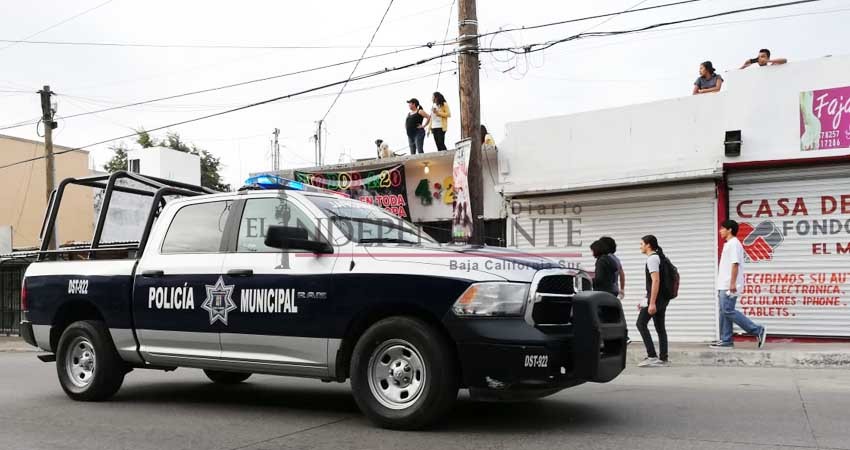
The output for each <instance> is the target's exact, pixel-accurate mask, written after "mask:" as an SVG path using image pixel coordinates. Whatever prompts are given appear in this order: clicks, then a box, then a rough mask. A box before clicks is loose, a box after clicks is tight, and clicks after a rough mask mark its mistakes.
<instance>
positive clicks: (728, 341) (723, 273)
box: [710, 220, 767, 348]
mask: <svg viewBox="0 0 850 450" xmlns="http://www.w3.org/2000/svg"><path fill="white" fill-rule="evenodd" d="M737 235H738V222H735V221H734V220H726V221H725V222H723V223H722V224H721V225H720V238H721V239H723V240H724V241H725V243H724V244H723V253H721V255H720V265H719V267H718V270H717V298H718V301H719V302H720V340H719V341H717V342H714V343H712V344H711V345H710V346H711V347H712V348H731V347H734V346H735V343H734V342H733V341H732V324H733V323H734V324H735V325H738V326H739V327H741V328H742V329H743V330H744V331H746V332H747V333H749V334H752V335H753V336H755V337H756V340H757V342H758V347H759V348H762V347H764V343H765V341H766V340H767V329H766V328H765V327H764V326H762V325H758V324H756V323H754V322H753V321H752V320H750V319H749V318H748V317H747V316H745V315H744V314H743V313H741V312H740V311H738V310H737V309H735V303H736V302H737V301H738V297H739V296H740V295H741V292H743V291H744V247H743V246H742V245H741V241H739V240H738V238H737V237H736V236H737Z"/></svg>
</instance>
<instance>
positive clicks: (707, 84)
mask: <svg viewBox="0 0 850 450" xmlns="http://www.w3.org/2000/svg"><path fill="white" fill-rule="evenodd" d="M721 87H723V77H721V76H720V75H718V74H716V73H715V70H714V65H713V64H711V61H706V62H704V63H702V64H700V65H699V78H697V80H696V81H694V95H699V94H710V93H712V92H720V88H721Z"/></svg>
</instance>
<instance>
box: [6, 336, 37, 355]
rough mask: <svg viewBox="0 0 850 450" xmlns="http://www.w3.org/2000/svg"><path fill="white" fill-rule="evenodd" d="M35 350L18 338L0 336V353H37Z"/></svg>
mask: <svg viewBox="0 0 850 450" xmlns="http://www.w3.org/2000/svg"><path fill="white" fill-rule="evenodd" d="M37 351H39V350H38V349H37V348H35V347H33V346H31V345H29V344H27V343H26V342H24V340H23V339H21V338H20V337H18V336H0V352H37Z"/></svg>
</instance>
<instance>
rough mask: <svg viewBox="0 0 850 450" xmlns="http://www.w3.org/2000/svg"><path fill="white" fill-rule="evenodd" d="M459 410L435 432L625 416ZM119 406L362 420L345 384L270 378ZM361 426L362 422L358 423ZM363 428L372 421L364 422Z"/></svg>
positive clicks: (583, 426) (146, 396) (560, 400)
mask: <svg viewBox="0 0 850 450" xmlns="http://www.w3.org/2000/svg"><path fill="white" fill-rule="evenodd" d="M461 392H463V393H462V394H461V395H460V397H459V399H458V402H457V403H456V404H455V408H454V409H453V410H452V412H451V413H450V414H449V416H448V417H446V418H445V420H442V421H441V423H440V424H439V425H437V426H436V427H435V428H434V429H433V431H450V432H477V431H481V432H487V433H494V432H495V433H517V432H519V433H522V432H539V431H545V430H553V429H557V430H559V431H569V430H577V431H579V430H581V431H588V429H589V428H595V427H596V426H599V425H600V424H607V425H609V426H610V425H612V424H616V423H619V422H620V421H621V420H622V419H623V417H622V416H621V415H620V414H619V413H618V412H617V411H613V410H611V409H610V407H609V408H607V409H606V408H605V407H602V406H600V405H598V404H594V403H590V402H588V401H586V400H576V399H569V398H565V397H564V395H563V394H562V395H559V396H555V397H551V398H547V399H541V400H536V401H531V402H526V403H483V402H475V401H472V400H470V399H469V397H468V395H466V393H465V392H464V391H461ZM113 401H114V402H121V403H127V404H132V403H139V404H162V405H165V404H167V405H172V406H174V405H183V406H186V407H189V406H191V405H203V406H204V407H205V408H206V409H207V411H211V412H215V411H216V410H217V409H220V410H221V411H222V412H226V413H227V414H239V411H240V410H244V411H245V412H246V413H247V412H248V411H254V410H256V409H257V408H262V409H263V410H264V411H265V412H277V413H279V414H280V415H281V416H285V415H287V414H289V413H292V412H293V411H298V412H311V413H317V414H321V413H323V412H326V413H337V414H338V413H346V414H352V415H354V416H356V417H358V418H361V417H362V416H361V413H360V410H359V409H358V408H357V405H356V404H355V402H354V399H353V397H352V396H351V391H350V389H349V388H348V387H347V386H345V385H323V384H318V382H317V384H316V385H315V386H311V385H305V384H304V383H303V382H301V383H298V384H293V385H291V386H288V385H286V384H284V383H270V382H268V381H265V380H262V381H261V380H257V381H255V382H250V381H249V382H246V383H242V384H239V385H234V386H227V385H216V384H212V383H208V382H202V381H199V382H197V383H195V382H186V381H180V382H158V383H151V384H144V385H139V384H135V385H131V386H125V387H124V388H123V389H121V391H119V393H118V395H116V396H115V397H114V399H113ZM356 422H361V421H360V420H356V421H355V423H356ZM362 422H363V423H364V424H366V423H367V422H366V421H365V420H363V421H362Z"/></svg>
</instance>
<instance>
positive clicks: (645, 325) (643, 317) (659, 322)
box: [637, 299, 670, 361]
mask: <svg viewBox="0 0 850 450" xmlns="http://www.w3.org/2000/svg"><path fill="white" fill-rule="evenodd" d="M668 303H670V301H669V300H663V299H658V300H657V301H656V302H655V307H656V309H657V311H656V312H655V315H654V316H650V315H649V308H641V309H640V314H638V320H637V329H638V331H640V337H641V338H642V339H643V344H644V345H645V346H646V356H648V357H650V358H660V359H661V360H662V361H667V328H665V327H664V317H665V316H666V315H667V304H668ZM650 318H651V319H652V322H653V323H655V332H656V333H658V345H659V349H658V351H659V352H660V353H661V356H660V357H659V356H658V353H655V344H654V343H653V342H652V335H651V334H650V333H649V319H650Z"/></svg>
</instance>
